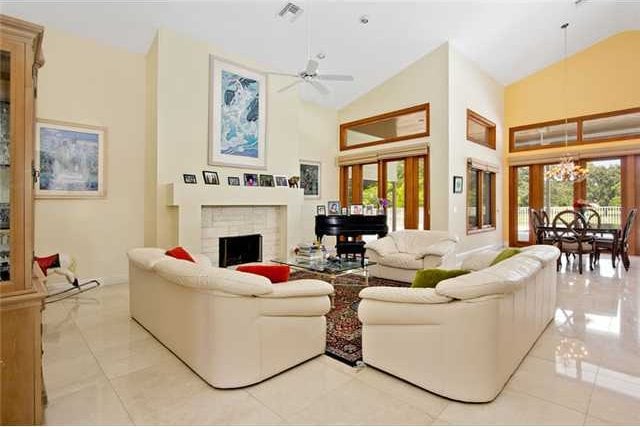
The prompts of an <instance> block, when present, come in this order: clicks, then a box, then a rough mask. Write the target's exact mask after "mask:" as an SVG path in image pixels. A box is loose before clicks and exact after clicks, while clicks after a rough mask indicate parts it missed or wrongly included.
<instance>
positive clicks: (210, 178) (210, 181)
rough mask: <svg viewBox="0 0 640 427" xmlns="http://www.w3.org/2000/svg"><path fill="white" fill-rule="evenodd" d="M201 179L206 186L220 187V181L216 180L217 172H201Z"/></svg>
mask: <svg viewBox="0 0 640 427" xmlns="http://www.w3.org/2000/svg"><path fill="white" fill-rule="evenodd" d="M202 179H204V183H205V184H207V185H220V179H218V172H214V171H202Z"/></svg>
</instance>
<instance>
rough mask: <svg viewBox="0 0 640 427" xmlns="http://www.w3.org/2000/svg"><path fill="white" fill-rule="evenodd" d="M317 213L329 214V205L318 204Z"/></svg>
mask: <svg viewBox="0 0 640 427" xmlns="http://www.w3.org/2000/svg"><path fill="white" fill-rule="evenodd" d="M316 213H317V214H318V215H326V214H327V207H326V206H325V205H318V206H316Z"/></svg>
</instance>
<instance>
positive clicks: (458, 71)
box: [339, 43, 504, 252]
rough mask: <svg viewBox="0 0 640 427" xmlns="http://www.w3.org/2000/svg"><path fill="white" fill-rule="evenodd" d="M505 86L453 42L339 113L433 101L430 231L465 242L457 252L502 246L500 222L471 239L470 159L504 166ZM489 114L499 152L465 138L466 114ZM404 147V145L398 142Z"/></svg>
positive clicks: (356, 115)
mask: <svg viewBox="0 0 640 427" xmlns="http://www.w3.org/2000/svg"><path fill="white" fill-rule="evenodd" d="M503 93H504V89H503V87H502V86H501V85H500V84H499V83H497V82H496V81H495V80H493V79H492V78H491V77H490V76H488V75H487V74H486V73H485V72H484V71H482V70H481V69H480V68H479V67H478V66H477V65H476V64H475V63H473V62H472V61H470V60H468V59H466V58H465V57H464V56H463V55H462V54H460V53H459V52H457V51H456V50H455V48H453V47H452V46H451V45H450V44H449V43H445V44H443V45H442V46H440V47H439V48H437V49H436V50H434V51H433V52H431V53H429V54H428V55H426V56H424V57H423V58H421V59H419V60H418V61H416V62H414V63H413V64H411V65H410V66H409V67H407V68H405V69H404V70H402V71H401V72H400V73H398V74H397V75H395V76H393V77H391V78H390V79H389V80H387V81H385V82H384V83H382V84H381V85H379V86H378V87H376V88H374V89H372V90H371V91H370V92H368V93H366V94H365V95H363V96H361V97H360V98H358V99H357V100H355V101H354V102H352V103H351V104H349V105H347V106H346V107H345V108H343V109H341V110H340V111H339V121H340V123H345V122H348V121H352V120H357V119H361V118H364V117H369V116H373V115H376V114H381V113H386V112H389V111H393V110H398V109H400V108H404V107H410V106H413V105H417V104H421V103H424V102H428V103H429V108H430V113H431V117H430V123H429V124H430V136H429V137H428V139H427V140H428V143H429V163H430V190H431V199H430V203H431V229H433V230H448V231H450V232H452V233H455V234H457V235H458V236H459V237H460V238H461V242H460V245H459V247H458V252H464V251H469V250H473V249H477V248H481V247H486V246H493V245H500V244H501V243H502V218H501V216H500V215H498V221H497V229H496V230H495V231H491V232H486V233H480V234H476V235H467V229H466V215H465V212H466V160H467V158H468V157H474V158H480V159H483V160H485V161H491V162H492V163H495V164H496V165H501V164H502V157H503V151H502V143H503V142H502V141H503V138H502V123H503V105H504V102H503ZM467 108H471V109H473V110H474V111H476V112H478V113H480V114H483V115H485V116H486V117H487V118H489V119H490V120H492V121H494V122H495V123H496V124H497V126H498V133H497V138H498V149H497V150H490V149H488V148H485V147H482V146H480V145H478V144H475V143H472V142H469V141H467V140H466V110H467ZM397 144H402V143H397ZM454 175H461V176H463V177H464V180H465V186H464V191H463V193H462V194H453V193H452V180H453V176H454ZM496 194H497V197H496V199H497V200H496V205H497V209H498V213H499V212H500V209H501V207H502V196H503V187H502V182H501V179H500V177H498V179H497V189H496Z"/></svg>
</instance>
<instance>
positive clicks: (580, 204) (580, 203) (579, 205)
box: [573, 199, 593, 215]
mask: <svg viewBox="0 0 640 427" xmlns="http://www.w3.org/2000/svg"><path fill="white" fill-rule="evenodd" d="M591 206H593V205H592V204H591V203H590V202H588V201H586V200H584V199H576V200H575V201H574V202H573V209H574V210H575V211H577V212H580V213H581V214H582V215H584V213H585V211H586V209H587V208H590V207H591Z"/></svg>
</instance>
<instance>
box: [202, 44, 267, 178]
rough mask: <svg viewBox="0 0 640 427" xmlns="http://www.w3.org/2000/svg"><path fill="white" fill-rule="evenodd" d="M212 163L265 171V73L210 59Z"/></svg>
mask: <svg viewBox="0 0 640 427" xmlns="http://www.w3.org/2000/svg"><path fill="white" fill-rule="evenodd" d="M209 68H210V77H209V81H210V88H209V164H211V165H221V166H235V167H250V168H252V169H266V166H267V164H266V149H267V144H266V126H267V116H266V111H267V109H266V105H267V99H266V94H267V90H266V88H267V80H266V77H265V75H264V74H262V73H260V72H258V71H254V70H251V69H248V68H245V67H242V66H239V65H237V64H233V63H231V62H227V61H223V60H221V59H219V58H216V57H215V56H213V55H211V56H210V57H209Z"/></svg>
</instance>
